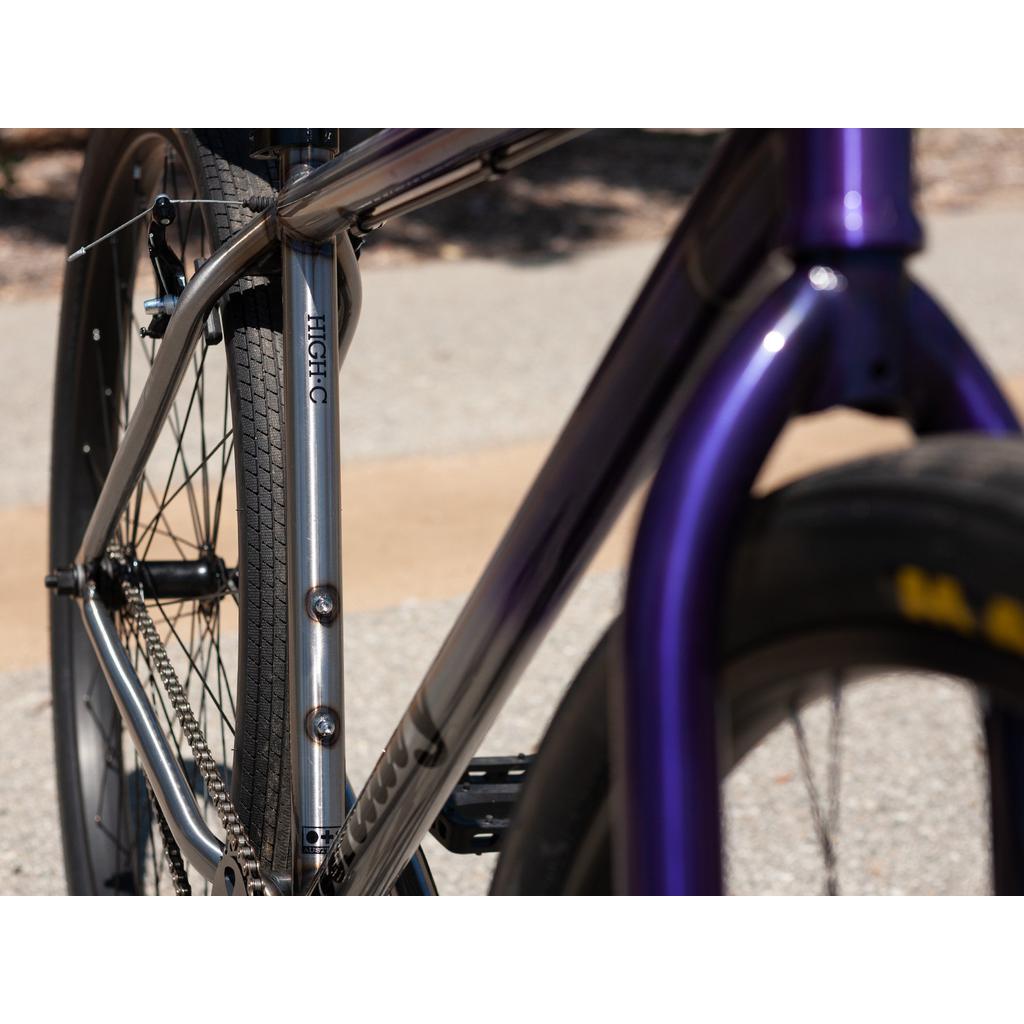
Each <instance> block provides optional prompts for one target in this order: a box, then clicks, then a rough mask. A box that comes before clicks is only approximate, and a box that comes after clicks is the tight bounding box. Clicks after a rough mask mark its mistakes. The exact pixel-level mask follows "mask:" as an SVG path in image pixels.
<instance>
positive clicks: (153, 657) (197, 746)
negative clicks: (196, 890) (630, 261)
mask: <svg viewBox="0 0 1024 1024" xmlns="http://www.w3.org/2000/svg"><path fill="white" fill-rule="evenodd" d="M107 555H108V557H109V558H110V560H111V562H113V563H114V564H115V565H116V566H118V567H119V568H120V569H121V570H122V574H121V580H120V584H121V590H122V592H123V593H124V599H125V607H124V612H125V614H127V615H128V617H129V618H131V619H132V620H133V622H134V623H135V627H136V629H137V630H138V632H139V634H140V635H141V636H142V640H143V643H144V644H145V647H146V654H147V656H148V659H149V664H150V666H151V667H152V668H153V670H154V671H155V673H156V674H157V676H159V678H160V682H161V683H162V684H163V687H164V691H165V692H166V693H167V697H168V700H170V702H171V706H172V707H173V708H174V713H175V714H176V715H177V716H178V721H179V723H180V724H181V728H182V731H183V732H184V734H185V739H186V740H187V741H188V745H189V747H190V749H191V750H192V757H193V759H194V760H195V763H196V765H197V766H198V768H199V771H200V774H201V775H202V776H203V782H204V783H205V784H206V791H207V793H209V795H210V798H211V800H212V801H213V806H214V808H215V809H216V811H217V816H218V817H219V818H220V823H221V825H222V826H223V828H224V832H225V834H226V836H227V847H228V850H229V851H230V852H231V854H232V855H233V856H234V857H235V858H236V859H237V860H238V864H239V867H240V868H241V869H242V877H243V879H244V880H245V889H246V892H247V893H248V894H249V895H250V896H262V895H263V892H264V887H263V879H262V877H261V876H260V866H259V859H258V858H257V856H256V853H255V851H254V850H253V847H252V843H251V842H250V841H249V836H248V834H247V833H246V831H245V826H244V825H243V824H242V820H241V818H239V816H238V812H237V811H236V810H235V805H234V804H233V803H232V800H231V797H230V795H229V794H228V790H227V786H226V785H225V784H224V780H223V779H222V778H221V776H220V772H219V771H218V770H217V762H216V760H215V759H214V756H213V754H212V753H211V752H210V747H209V744H208V743H207V742H206V737H205V736H204V735H203V730H202V729H201V728H200V726H199V722H198V721H197V720H196V716H195V714H194V713H193V711H192V706H191V705H190V704H189V702H188V694H187V693H186V691H185V688H184V687H183V686H182V685H181V682H180V681H179V680H178V675H177V673H176V672H175V671H174V666H173V665H172V664H171V659H170V658H169V657H168V655H167V649H166V648H165V647H164V643H163V640H161V638H160V634H159V633H158V632H157V628H156V625H155V624H154V622H153V619H152V617H151V616H150V614H149V611H148V610H147V608H146V601H145V596H144V594H143V591H142V587H141V585H139V584H137V583H132V581H131V580H130V579H129V578H128V559H127V558H126V556H125V553H124V551H123V550H122V549H121V548H120V547H119V546H117V545H112V546H111V547H110V548H108V549H107ZM160 821H161V823H162V824H161V832H162V833H163V832H164V827H166V828H167V833H169V832H170V827H169V826H167V823H166V821H165V820H164V817H163V814H161V815H160ZM171 841H172V842H174V838H173V836H172V837H171ZM174 849H177V843H176V842H174ZM167 850H168V848H167V846H166V835H165V851H167ZM177 856H178V861H179V862H180V861H181V851H180V850H178V854H177ZM168 861H169V863H171V864H172V867H171V873H172V876H173V875H174V873H175V870H176V868H175V866H174V863H173V861H172V854H171V853H170V852H168ZM183 867H184V865H183V864H182V868H183ZM185 884H186V885H187V884H188V881H187V878H186V881H185ZM174 885H175V891H176V892H177V891H178V889H179V880H178V878H175V883H174Z"/></svg>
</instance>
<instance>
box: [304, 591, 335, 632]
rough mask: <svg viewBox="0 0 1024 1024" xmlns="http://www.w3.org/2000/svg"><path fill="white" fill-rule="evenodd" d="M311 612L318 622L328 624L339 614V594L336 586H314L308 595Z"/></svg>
mask: <svg viewBox="0 0 1024 1024" xmlns="http://www.w3.org/2000/svg"><path fill="white" fill-rule="evenodd" d="M308 604H309V612H310V615H312V616H313V618H314V619H316V620H317V622H321V623H323V624H324V625H327V624H328V623H329V622H333V621H334V619H335V618H336V617H337V614H338V604H339V602H338V595H337V591H335V589H334V587H314V588H313V589H312V590H311V591H310V592H309V597H308Z"/></svg>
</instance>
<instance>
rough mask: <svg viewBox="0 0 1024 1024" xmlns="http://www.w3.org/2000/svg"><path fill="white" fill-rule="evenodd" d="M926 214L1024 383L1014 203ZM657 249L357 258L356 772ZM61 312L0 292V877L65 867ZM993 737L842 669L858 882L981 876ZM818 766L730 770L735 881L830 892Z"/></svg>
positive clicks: (862, 433) (992, 346) (964, 885)
mask: <svg viewBox="0 0 1024 1024" xmlns="http://www.w3.org/2000/svg"><path fill="white" fill-rule="evenodd" d="M928 228H929V231H930V241H931V243H932V248H931V249H930V251H929V253H928V254H927V255H926V256H925V257H923V258H921V259H919V261H918V263H917V270H918V272H919V274H920V275H921V276H922V277H923V278H924V280H925V281H926V282H927V283H928V284H930V285H931V286H932V287H933V288H934V289H935V290H936V291H937V293H938V294H939V295H940V296H941V297H942V298H943V300H944V301H945V302H946V304H947V305H948V306H949V307H950V309H951V310H952V312H953V313H954V315H955V316H956V317H957V319H959V320H960V321H961V322H962V323H964V324H967V325H969V326H970V330H971V333H972V336H973V337H975V338H976V339H977V341H978V343H979V346H980V348H981V350H982V351H983V353H984V354H985V356H986V357H987V358H988V359H989V361H990V362H991V363H992V365H993V366H994V367H995V368H996V369H997V370H998V372H999V373H1000V374H1001V375H1005V376H1006V377H1007V378H1009V379H1010V381H1011V383H1012V384H1013V386H1014V390H1015V391H1016V390H1018V384H1019V382H1018V381H1016V380H1015V379H1014V378H1017V377H1019V376H1020V375H1024V346H1021V345H1020V343H1019V337H1020V334H1021V327H1022V326H1024V311H1022V309H1021V304H1020V301H1019V287H1018V273H1019V272H1018V269H1017V268H1019V267H1020V266H1022V265H1024V211H1022V210H1021V209H1019V208H1014V207H1007V208H1005V209H995V208H990V209H984V210H981V211H976V212H973V213H970V214H961V215H953V214H947V215H942V216H937V217H935V218H934V219H933V220H932V221H931V222H930V223H929V225H928ZM657 249H658V246H656V245H651V244H647V243H643V244H623V245H620V246H617V247H615V248H611V249H608V250H605V251H599V252H591V253H588V254H585V255H582V256H579V257H576V258H572V259H567V260H563V261H555V262H550V263H543V264H512V263H505V262H501V261H493V262H485V261H477V260H466V261H460V262H452V263H445V262H434V263H424V264H420V265H415V266H405V267H396V268H391V269H380V270H376V271H369V272H367V273H366V275H365V280H364V293H365V295H364V314H363V322H362V325H361V328H360V332H359V335H358V337H357V340H356V343H355V345H354V346H353V349H352V351H351V354H350V356H349V361H348V363H347V364H346V368H345V372H344V374H343V381H344V412H343V430H344V441H343V444H344V451H345V459H346V503H347V504H346V530H347V533H346V563H347V564H348V565H349V568H350V569H352V574H353V577H354V579H352V580H346V587H347V588H349V589H348V595H347V597H348V600H347V613H346V644H347V652H346V665H347V699H346V714H347V716H348V724H349V733H350V736H349V740H348V742H349V751H350V754H349V757H350V764H351V770H352V774H353V776H354V777H355V778H360V777H362V776H364V775H365V773H366V772H367V771H368V770H369V768H370V766H371V765H372V763H373V761H374V759H375V757H376V756H377V754H378V753H379V751H380V749H381V747H382V746H383V744H384V743H385V741H386V740H387V737H388V736H389V734H390V731H391V727H392V726H393V724H394V723H395V721H396V720H397V718H398V716H399V714H400V713H401V711H402V709H403V708H404V706H405V704H406V702H407V701H408V699H409V697H410V696H411V694H412V693H413V691H414V689H415V687H416V685H417V682H418V680H419V678H420V676H421V675H422V672H423V671H424V669H425V668H426V667H427V665H428V664H429V661H430V659H431V657H432V655H433V653H434V651H435V650H436V648H437V646H438V645H439V643H440V641H441V640H442V639H443V637H444V635H445V632H446V630H447V629H448V627H449V626H450V624H451V622H452V621H453V619H454V617H455V615H456V614H457V611H458V609H459V607H460V602H461V599H462V597H463V596H464V594H465V593H466V592H467V590H468V589H469V587H470V585H471V583H472V581H473V579H474V578H475V575H476V573H477V572H478V571H479V568H480V567H482V564H483V561H484V559H485V558H486V556H487V554H488V552H489V550H490V549H491V547H492V546H493V543H494V542H495V541H496V540H497V538H498V536H499V535H500V530H501V525H502V523H503V522H504V521H505V519H507V516H508V514H509V513H510V512H511V511H512V509H513V508H514V506H515V503H516V500H517V499H518V497H519V496H520V495H521V493H522V491H523V489H524V488H525V486H526V485H527V483H528V481H529V478H530V475H531V473H532V472H533V469H534V468H535V466H536V465H537V464H538V462H539V460H540V458H542V456H543V453H544V451H545V449H546V447H547V445H548V444H549V443H550V439H551V438H552V437H553V435H554V434H555V432H556V431H557V429H558V427H559V426H560V424H561V423H562V422H563V421H564V419H565V417H566V415H567V413H568V412H569V410H570V409H571V407H572V405H573V404H574V402H575V400H576V398H577V397H578V395H579V393H580V392H581V391H582V389H583V387H584V386H585V383H586V381H587V379H588V377H589V375H590V373H591V372H592V370H593V368H594V366H595V365H596V363H597V361H598V359H599V358H600V355H601V354H602V352H603V349H604V346H605V344H606V342H607V339H608V337H609V335H610V333H611V331H612V330H613V329H614V327H615V325H617V324H618V322H619V321H620V320H621V318H622V315H623V313H624V311H625V309H626V308H627V306H628V303H629V301H630V299H631V297H632V296H633V295H634V294H635V292H636V290H637V288H638V286H639V284H640V283H641V281H642V279H643V277H644V274H645V271H646V270H647V268H648V267H649V266H650V265H651V263H652V262H653V260H654V259H655V258H656V255H657ZM57 315H58V302H57V300H56V299H42V300H35V301H27V302H22V303H8V304H7V305H5V306H3V307H0V339H2V340H0V344H2V345H3V354H4V358H5V365H6V366H7V368H8V378H7V379H8V381H9V382H10V384H9V386H8V387H7V388H5V395H4V399H3V401H2V402H0V440H2V442H3V443H2V447H0V451H2V452H3V454H2V461H0V530H3V532H4V535H5V536H6V537H7V538H8V541H9V543H10V544H11V546H12V548H13V549H14V554H15V556H16V557H13V558H12V559H11V560H10V562H9V564H8V565H7V566H6V567H5V568H4V569H3V574H4V583H5V586H4V587H3V588H0V589H2V592H3V596H2V598H0V701H2V703H3V707H4V708H5V713H4V714H3V716H0V759H2V766H0V893H3V894H7V893H37V894H43V893H59V892H61V891H62V890H63V876H62V868H61V857H60V840H59V826H58V822H57V815H56V797H55V783H54V779H53V773H52V738H51V729H50V713H49V712H50V708H49V693H48V685H49V683H48V669H47V665H46V657H47V654H46V640H45V629H44V628H43V626H42V623H43V621H44V617H45V604H44V602H43V600H42V591H41V587H40V585H39V584H40V577H41V575H42V573H43V572H44V571H45V568H46V566H45V560H46V559H45V549H44V538H45V518H46V512H45V506H46V500H47V491H48V479H47V462H48V447H49V436H50V421H51V394H52V367H53V353H54V341H55V333H56V318H57ZM829 424H831V425H829ZM902 439H903V434H902V432H901V431H900V429H899V428H898V427H887V426H879V425H877V424H874V423H873V422H872V423H863V422H862V421H861V420H860V419H857V418H854V419H852V420H849V419H843V418H842V415H841V416H840V418H839V419H835V418H833V419H832V420H829V419H828V418H825V419H824V420H823V421H822V422H821V423H820V424H818V425H816V426H814V427H812V428H809V429H808V430H807V431H804V430H803V427H801V428H800V430H799V431H797V433H796V434H794V435H792V436H787V438H786V442H785V444H784V445H783V446H782V450H781V451H780V452H779V453H777V454H776V456H775V457H774V459H773V464H772V472H771V480H769V481H768V483H769V484H770V482H771V481H772V480H776V479H784V478H786V477H787V476H792V475H794V474H797V473H799V472H804V471H806V470H807V469H808V468H812V467H813V466H816V465H821V464H825V463H828V462H829V461H834V460H836V459H837V458H842V457H845V456H846V455H848V454H852V453H854V452H859V451H860V450H872V449H874V448H884V447H891V446H892V445H894V444H899V443H902ZM360 509H362V512H360ZM350 525H351V529H349V526H350ZM627 549H628V524H627V525H626V526H624V527H623V528H622V529H621V530H620V531H619V535H618V538H617V539H613V541H612V543H610V545H609V546H608V547H607V548H606V550H605V551H604V552H603V554H602V557H601V558H600V559H599V561H598V563H597V567H596V569H595V570H594V571H593V572H591V573H590V574H589V575H588V577H587V578H586V579H585V580H584V582H583V583H582V584H581V586H580V588H579V589H578V590H577V592H576V594H575V595H574V597H573V599H572V601H571V602H570V605H569V607H568V608H567V610H566V612H565V613H564V615H563V616H562V618H561V619H560V620H559V623H558V624H557V626H556V627H555V629H554V630H553V631H552V633H551V634H550V636H549V637H548V638H547V640H546V641H545V644H544V645H543V647H542V649H541V651H540V652H539V653H538V655H537V656H536V657H535V659H534V661H533V663H532V664H531V666H530V668H529V670H528V672H527V674H526V676H525V678H524V680H523V682H522V683H521V685H520V687H519V688H518V689H517V691H516V693H515V694H514V696H513V697H512V699H511V701H510V703H509V705H508V706H507V709H506V712H505V713H504V714H503V716H502V718H501V719H500V720H499V722H498V724H497V725H496V726H495V728H494V730H493V731H492V733H491V734H490V735H489V736H488V738H487V740H486V742H485V745H484V748H483V751H482V752H485V753H512V752H519V751H529V750H532V749H534V748H535V746H536V743H537V742H538V739H539V737H540V736H541V735H542V732H543V729H544V726H545V723H546V722H547V720H548V718H549V717H550V715H551V713H552V711H553V708H554V706H555V703H556V702H557V700H558V698H559V696H560V694H561V692H562V691H563V689H564V687H565V685H566V684H567V683H568V681H569V680H570V679H571V678H572V675H573V673H574V672H575V670H576V668H577V666H578V665H579V664H580V663H581V662H582V660H583V659H584V657H585V656H586V654H587V652H588V651H589V649H590V648H591V646H592V644H593V643H594V641H595V639H596V638H597V637H598V636H599V635H600V633H601V631H602V630H603V629H604V627H605V626H606V624H607V623H608V621H609V620H610V619H611V618H612V616H613V615H614V614H615V611H616V609H617V607H618V603H619V597H620V589H621V573H620V569H621V566H622V564H623V560H624V558H625V554H626V551H627ZM807 723H808V724H807V728H808V734H809V737H810V740H811V754H812V760H813V761H814V762H815V764H816V766H817V768H818V770H819V784H820V785H823V782H821V780H822V779H823V775H822V774H821V771H822V764H823V758H824V756H825V749H826V744H825V734H826V732H827V724H828V710H827V708H824V707H823V708H820V709H817V708H816V709H813V710H812V711H811V712H810V713H808V715H807ZM979 743H980V737H979V734H978V730H977V726H976V722H975V716H974V711H973V705H972V701H971V698H970V695H969V694H968V693H967V692H966V691H965V690H964V689H963V688H962V687H960V686H959V685H957V684H955V683H952V682H948V681H944V680H934V679H923V678H918V677H913V678H910V677H903V676H898V677H896V676H888V677H885V678H884V679H882V680H880V681H877V682H874V683H873V684H865V685H859V686H857V687H855V688H852V689H851V690H850V692H849V694H848V697H847V699H846V700H845V706H844V730H843V746H842V762H843V776H842V804H841V816H842V831H841V839H840V861H841V865H842V869H843V870H842V872H841V877H842V879H843V883H844V886H846V887H847V888H849V889H850V890H855V891H867V892H957V893H967V892H981V891H985V890H986V888H987V886H988V884H989V882H988V877H987V867H986V850H985V842H986V840H985V828H984V822H985V813H986V809H985V793H984V787H983V785H982V779H981V765H980V760H979ZM804 786H805V782H804V779H803V777H802V775H801V771H800V765H799V759H798V757H797V752H796V746H795V744H794V743H793V742H792V738H791V736H790V734H789V733H788V732H787V731H786V730H780V731H779V732H778V734H777V735H773V737H772V739H771V740H770V742H769V743H767V744H766V745H765V746H764V747H762V748H759V749H758V750H757V751H755V753H754V754H753V755H752V756H751V757H749V758H748V759H747V760H746V761H745V762H744V763H743V764H742V765H741V766H740V768H739V770H738V771H737V772H736V773H735V775H734V777H733V778H732V779H731V780H730V782H729V784H728V787H727V797H728V799H727V806H728V812H727V813H728V832H729V851H728V870H729V879H730V886H731V889H732V890H733V891H738V892H773V893H790V892H814V891H820V888H821V884H822V869H821V856H820V853H819V850H818V847H817V842H816V839H815V834H814V829H813V825H812V821H811V815H810V811H809V804H808V800H807V797H806V794H805V789H804ZM428 853H429V854H430V855H431V863H432V866H433V868H434V871H435V874H436V876H437V878H438V882H439V884H440V886H441V888H442V891H444V892H457V893H479V892H483V891H485V889H486V886H487V881H488V879H489V876H490V872H491V871H492V869H493V858H491V857H469V858H464V857H455V856H452V855H448V854H446V853H444V852H443V851H439V850H437V849H436V848H435V844H433V843H432V841H431V842H430V844H429V849H428ZM847 878H849V883H848V884H847Z"/></svg>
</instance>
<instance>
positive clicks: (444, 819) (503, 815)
mask: <svg viewBox="0 0 1024 1024" xmlns="http://www.w3.org/2000/svg"><path fill="white" fill-rule="evenodd" d="M532 763H533V758H532V757H530V756H528V755H526V754H517V755H515V756H514V757H474V758H473V760H472V761H470V762H469V767H468V768H467V769H466V773H465V774H464V775H463V776H462V778H461V779H460V780H459V782H458V784H457V785H456V787H455V789H454V790H453V791H452V794H451V796H449V797H448V799H447V800H446V801H445V805H444V807H442V808H441V813H440V814H439V815H438V816H437V820H436V821H435V822H434V824H433V825H432V826H431V829H430V832H431V834H432V835H433V836H434V838H435V839H437V841H438V842H439V843H440V844H441V845H442V846H443V847H445V849H447V850H451V852H452V853H493V852H495V851H497V850H498V848H499V847H500V845H501V839H502V836H503V835H504V834H505V832H506V831H507V830H508V827H509V823H510V821H511V819H512V811H513V809H514V808H515V805H516V801H517V800H518V799H519V795H520V793H521V792H522V790H523V783H524V782H525V781H526V775H527V772H528V770H529V767H530V765H531V764H532Z"/></svg>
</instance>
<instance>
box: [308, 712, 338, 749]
mask: <svg viewBox="0 0 1024 1024" xmlns="http://www.w3.org/2000/svg"><path fill="white" fill-rule="evenodd" d="M312 726H313V735H314V736H315V737H316V738H317V739H318V740H320V741H321V742H323V743H331V742H332V741H333V740H334V738H335V736H337V734H338V716H337V715H336V714H335V713H334V712H333V711H331V709H330V708H321V709H320V710H319V711H316V712H314V714H313V721H312Z"/></svg>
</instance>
